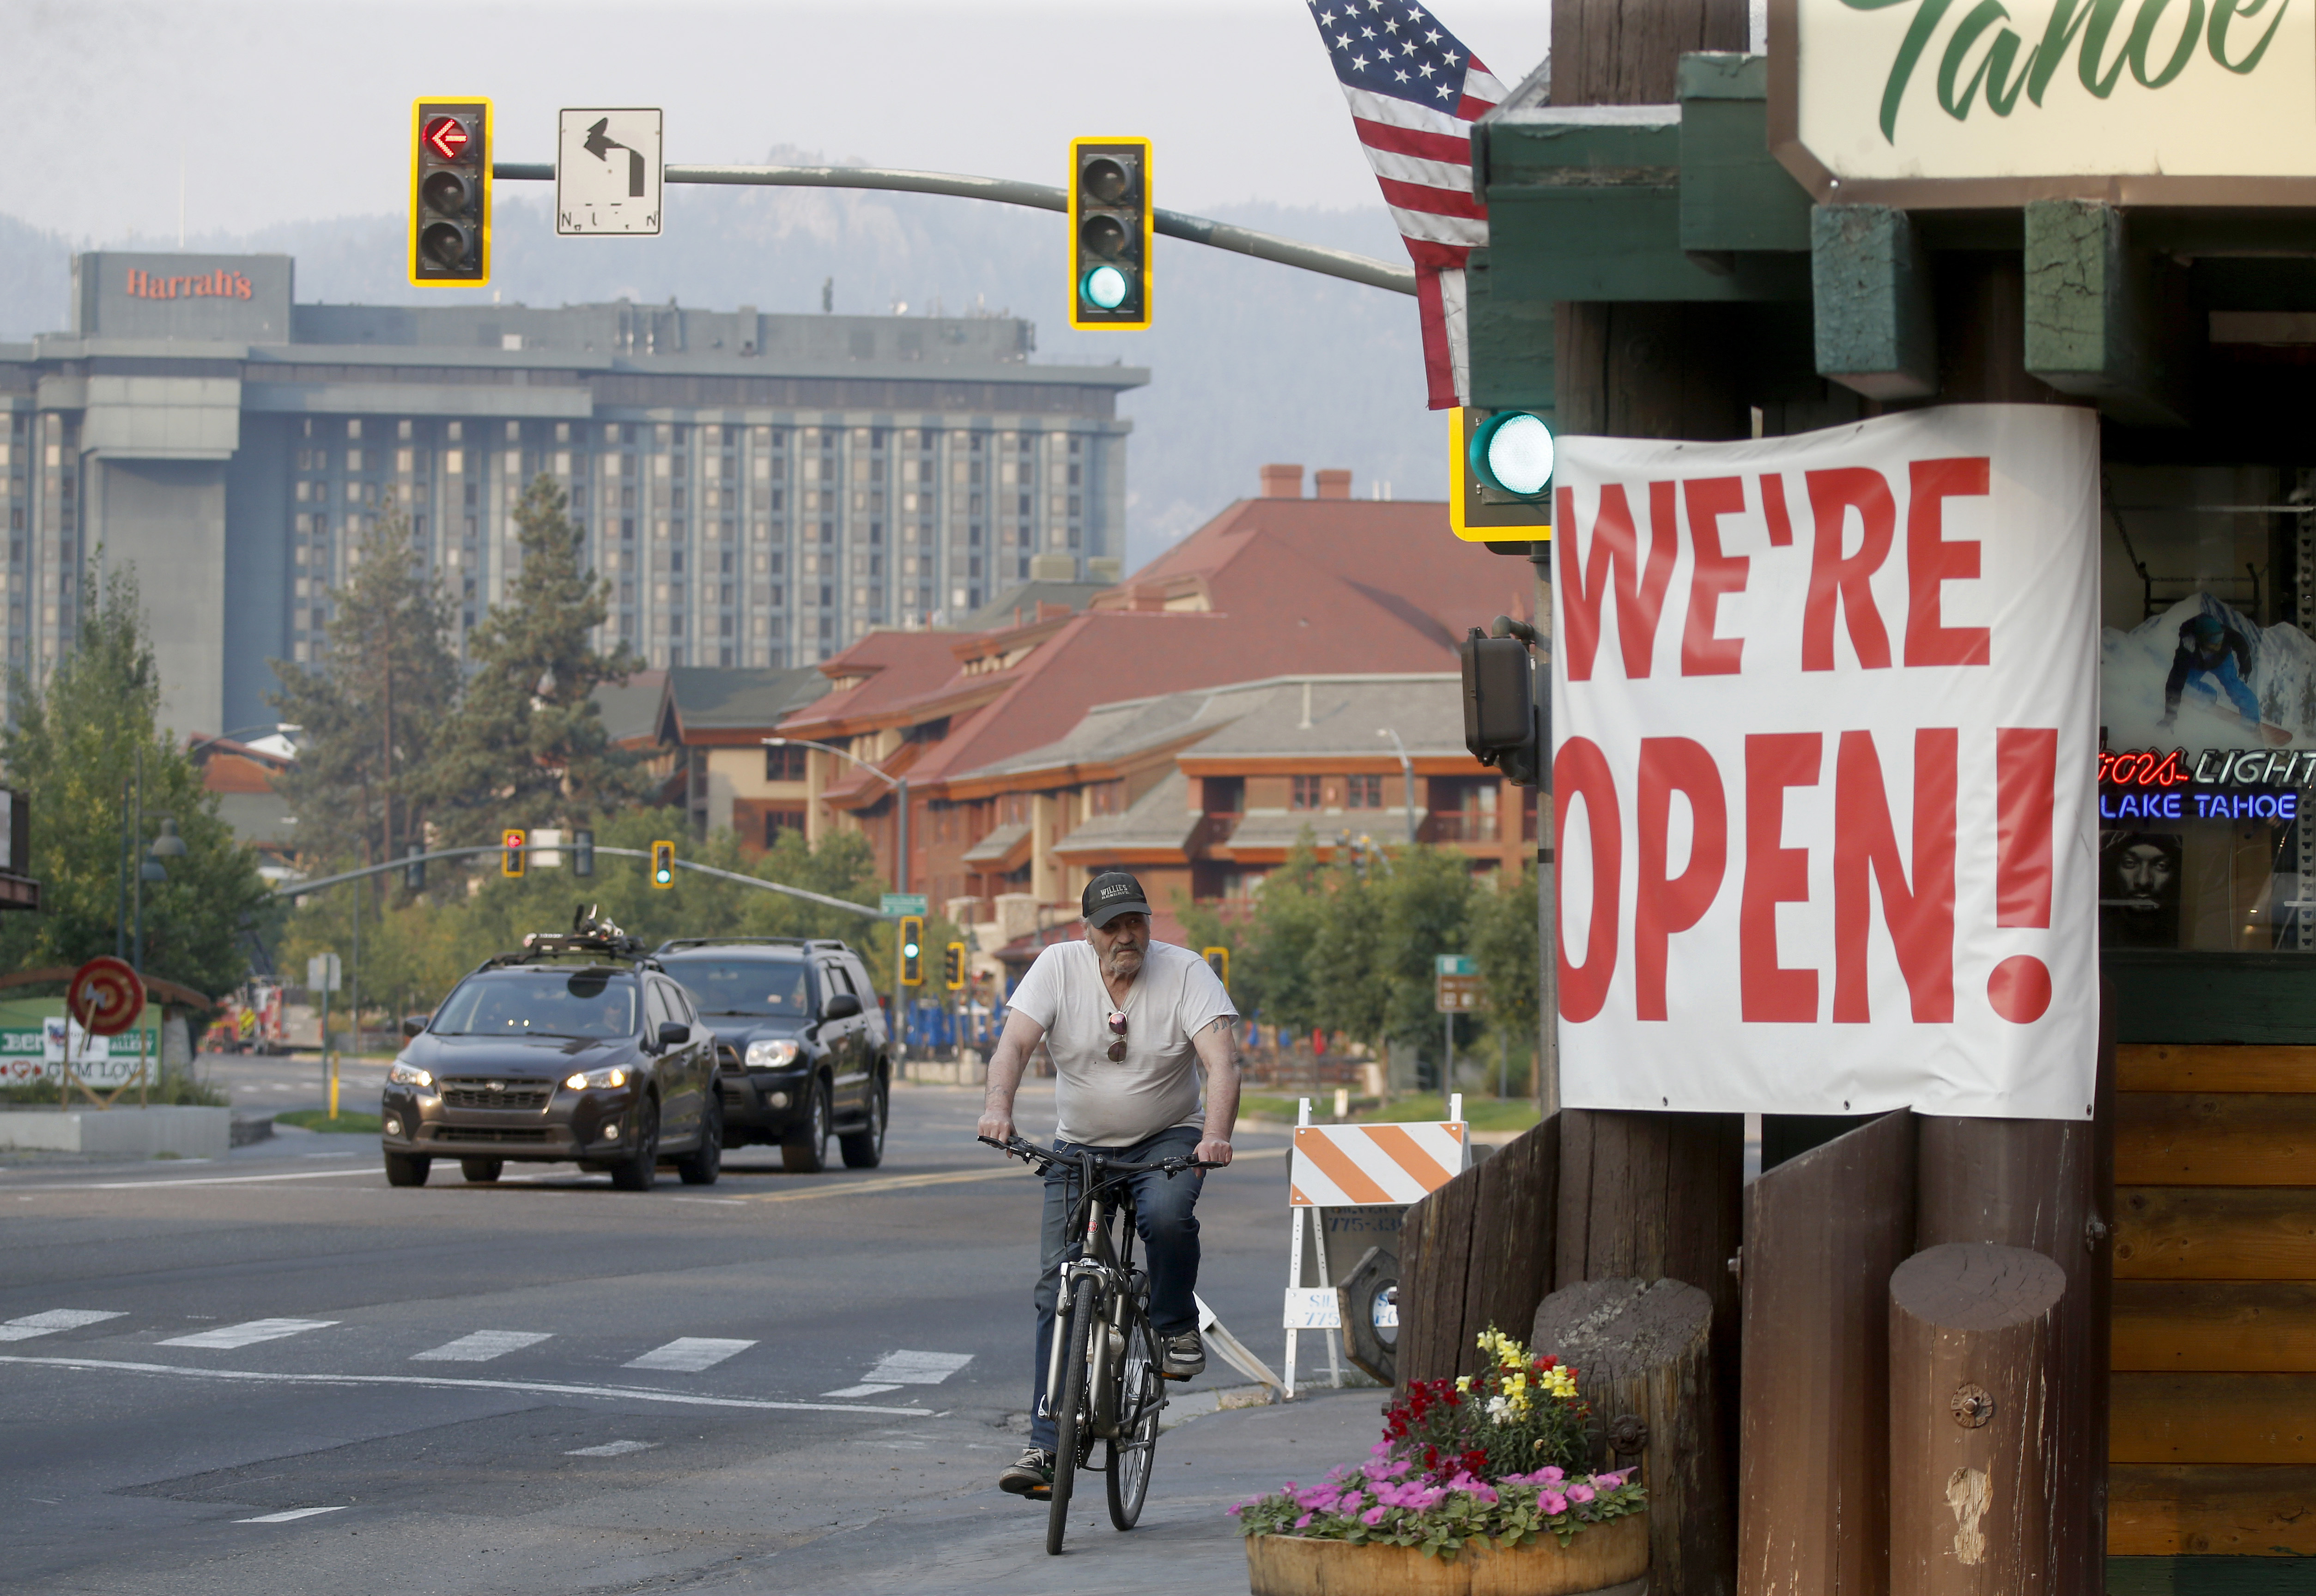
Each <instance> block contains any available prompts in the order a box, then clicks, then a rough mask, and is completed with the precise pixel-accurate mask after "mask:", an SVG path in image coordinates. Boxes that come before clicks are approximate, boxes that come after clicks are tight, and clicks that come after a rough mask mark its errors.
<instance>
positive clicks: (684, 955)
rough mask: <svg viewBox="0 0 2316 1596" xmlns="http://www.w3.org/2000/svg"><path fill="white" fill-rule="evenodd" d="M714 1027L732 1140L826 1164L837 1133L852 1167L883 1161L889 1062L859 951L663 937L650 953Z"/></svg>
mask: <svg viewBox="0 0 2316 1596" xmlns="http://www.w3.org/2000/svg"><path fill="white" fill-rule="evenodd" d="M653 956H654V957H655V959H656V960H657V961H658V962H659V964H660V967H661V968H662V969H664V970H665V971H667V972H668V973H669V974H670V975H672V976H673V977H675V979H676V980H680V981H681V982H682V983H683V984H684V986H685V987H686V988H688V989H690V993H691V998H692V1002H693V1003H694V1004H695V1005H697V1006H698V1007H699V1013H700V1015H701V1017H702V1018H704V1019H705V1020H706V1021H707V1022H708V1024H709V1025H711V1026H713V1027H714V1028H715V1032H716V1052H717V1061H718V1075H719V1079H720V1084H721V1086H722V1088H723V1093H722V1095H723V1099H724V1136H725V1141H726V1145H727V1146H731V1147H740V1146H742V1145H744V1144H745V1143H748V1142H767V1143H777V1144H778V1145H779V1149H780V1163H781V1165H782V1166H783V1167H785V1168H787V1169H789V1170H792V1171H795V1172H797V1173H800V1174H806V1175H812V1174H817V1173H818V1172H819V1171H821V1170H823V1169H825V1168H826V1167H827V1166H828V1139H829V1137H830V1136H831V1135H832V1134H833V1135H834V1136H835V1138H836V1140H837V1145H838V1146H839V1147H841V1148H842V1149H843V1152H844V1162H845V1165H846V1166H847V1167H849V1168H852V1169H873V1168H875V1167H876V1166H877V1165H878V1164H879V1163H881V1162H882V1161H883V1159H884V1157H885V1122H886V1110H887V1108H888V1107H889V1106H890V1104H891V1092H892V1079H893V1075H892V1069H893V1066H892V1060H891V1057H890V1054H889V1052H888V1051H887V1045H886V1034H885V1014H884V1011H883V1010H882V1009H881V1008H879V1007H878V1006H877V992H876V989H875V988H874V987H872V986H871V985H870V984H869V971H868V969H867V967H866V966H864V965H863V964H862V963H861V962H860V955H859V954H858V953H854V952H853V951H852V950H851V948H849V947H847V946H845V945H844V944H842V943H841V942H833V941H825V942H824V941H809V942H808V941H805V940H802V939H800V938H796V937H784V936H732V937H713V938H709V937H702V938H698V939H694V940H684V941H677V942H664V943H662V944H660V945H659V947H658V949H657V950H656V952H655V953H654V955H653Z"/></svg>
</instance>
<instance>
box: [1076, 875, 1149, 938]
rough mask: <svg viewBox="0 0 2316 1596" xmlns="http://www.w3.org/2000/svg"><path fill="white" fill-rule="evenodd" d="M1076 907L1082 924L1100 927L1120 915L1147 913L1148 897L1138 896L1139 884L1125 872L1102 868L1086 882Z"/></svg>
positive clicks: (1140, 891)
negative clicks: (1080, 914) (1081, 914)
mask: <svg viewBox="0 0 2316 1596" xmlns="http://www.w3.org/2000/svg"><path fill="white" fill-rule="evenodd" d="M1078 908H1079V909H1080V911H1081V912H1082V913H1083V914H1084V916H1085V922H1086V924H1087V925H1089V926H1091V927H1095V928H1096V929H1100V927H1104V926H1107V925H1109V923H1110V921H1112V920H1114V919H1116V918H1118V916H1120V915H1124V914H1138V915H1146V914H1148V913H1149V912H1150V900H1148V899H1147V898H1145V897H1144V896H1143V895H1142V883H1141V882H1138V881H1136V880H1135V879H1134V878H1133V877H1132V876H1130V875H1128V874H1127V873H1126V872H1124V871H1123V870H1105V871H1103V872H1102V873H1100V875H1097V876H1095V877H1094V878H1093V879H1092V880H1091V881H1090V882H1086V890H1085V896H1084V897H1083V898H1082V899H1080V900H1078Z"/></svg>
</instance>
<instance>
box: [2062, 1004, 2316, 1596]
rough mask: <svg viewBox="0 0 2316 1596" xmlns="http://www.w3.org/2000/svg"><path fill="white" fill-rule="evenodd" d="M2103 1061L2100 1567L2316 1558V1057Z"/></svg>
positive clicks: (2118, 1576) (2307, 1051) (2277, 1050)
mask: <svg viewBox="0 0 2316 1596" xmlns="http://www.w3.org/2000/svg"><path fill="white" fill-rule="evenodd" d="M2116 1052H2117V1059H2116V1066H2117V1077H2118V1078H2117V1082H2116V1085H2117V1087H2118V1092H2117V1096H2116V1131H2115V1178H2116V1236H2115V1308H2114V1328H2115V1338H2114V1370H2115V1372H2114V1377H2113V1380H2114V1383H2113V1387H2112V1391H2113V1398H2112V1418H2113V1431H2112V1434H2111V1438H2110V1443H2109V1445H2110V1451H2109V1456H2110V1458H2111V1459H2112V1467H2111V1469H2110V1473H2109V1492H2110V1495H2109V1503H2108V1512H2109V1517H2108V1528H2107V1551H2108V1554H2109V1555H2110V1556H2113V1557H2116V1558H2126V1559H2127V1558H2139V1557H2160V1558H2171V1557H2188V1558H2196V1557H2206V1556H2214V1557H2216V1556H2236V1557H2244V1556H2249V1557H2261V1558H2278V1557H2290V1556H2316V1047H2286V1046H2259V1045H2249V1046H2212V1045H2204V1046H2178V1045H2160V1044H2151V1043H2141V1044H2137V1045H2125V1046H2123V1047H2121V1048H2118V1049H2117V1050H2116ZM2142 1566H2147V1567H2152V1566H2153V1565H2142ZM2205 1566H2207V1567H2208V1566H2210V1565H2205ZM2269 1566H2271V1567H2276V1568H2277V1572H2278V1573H2282V1572H2283V1570H2284V1568H2287V1567H2289V1566H2290V1565H2281V1566H2278V1565H2269ZM2135 1572H2136V1571H2135V1570H2134V1569H2133V1566H2132V1565H2128V1564H2116V1565H2111V1567H2110V1574H2111V1579H2110V1583H2111V1586H2112V1588H2113V1589H2115V1590H2117V1591H2121V1590H2124V1588H2125V1587H2126V1585H2131V1586H2132V1588H2133V1589H2135V1588H2136V1586H2135V1584H2133V1575H2134V1573H2135ZM2256 1572H2258V1571H2256V1570H2255V1569H2253V1568H2251V1567H2244V1569H2243V1573H2244V1574H2246V1575H2251V1574H2255V1573H2256ZM2300 1572H2301V1573H2302V1574H2303V1577H2306V1578H2308V1579H2309V1580H2310V1584H2309V1585H2308V1586H2305V1587H2303V1588H2310V1589H2316V1574H2310V1573H2309V1572H2308V1571H2306V1570H2304V1569H2303V1570H2301V1571H2300ZM2166 1588H2169V1587H2168V1586H2167V1587H2166ZM2180 1588H2181V1589H2185V1588H2186V1587H2185V1586H2184V1585H2182V1586H2181V1587H2180ZM2217 1588H2218V1587H2217V1586H2214V1589H2217ZM2231 1588H2232V1583H2231ZM2244 1588H2246V1589H2249V1588H2251V1587H2250V1586H2245V1587H2244ZM2263 1588H2264V1586H2263ZM2277 1588H2278V1589H2281V1588H2282V1587H2281V1586H2278V1587H2277Z"/></svg>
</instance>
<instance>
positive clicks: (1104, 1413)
mask: <svg viewBox="0 0 2316 1596" xmlns="http://www.w3.org/2000/svg"><path fill="white" fill-rule="evenodd" d="M1074 1165H1075V1167H1074V1169H1073V1171H1072V1174H1071V1175H1068V1176H1065V1177H1064V1179H1065V1180H1069V1179H1075V1180H1078V1181H1081V1182H1082V1183H1083V1187H1082V1192H1081V1193H1080V1195H1079V1196H1078V1198H1077V1200H1076V1201H1077V1202H1078V1204H1079V1205H1080V1206H1082V1208H1083V1210H1084V1212H1085V1225H1084V1228H1083V1230H1082V1233H1081V1237H1080V1240H1079V1244H1078V1255H1077V1256H1076V1257H1075V1258H1072V1259H1069V1260H1066V1261H1065V1262H1064V1264H1063V1265H1062V1270H1061V1279H1060V1281H1059V1283H1058V1290H1059V1298H1058V1299H1057V1300H1056V1303H1055V1305H1054V1334H1053V1343H1052V1345H1051V1347H1050V1348H1049V1349H1048V1351H1047V1364H1046V1393H1047V1401H1048V1402H1055V1401H1058V1400H1060V1397H1061V1392H1062V1390H1063V1388H1064V1381H1063V1378H1062V1376H1063V1369H1062V1360H1063V1358H1064V1356H1065V1355H1066V1350H1067V1348H1068V1345H1069V1334H1068V1332H1069V1323H1070V1316H1071V1314H1072V1313H1073V1298H1074V1295H1075V1286H1076V1282H1077V1281H1079V1280H1081V1279H1083V1278H1084V1277H1085V1276H1087V1275H1091V1276H1093V1277H1094V1281H1095V1284H1096V1287H1097V1289H1098V1290H1100V1293H1101V1295H1100V1299H1099V1300H1100V1304H1101V1307H1102V1310H1103V1324H1102V1329H1103V1332H1104V1334H1100V1335H1098V1336H1094V1337H1092V1338H1091V1342H1092V1349H1091V1350H1092V1354H1093V1356H1092V1363H1091V1367H1090V1368H1089V1369H1088V1370H1086V1381H1087V1387H1086V1388H1087V1391H1088V1393H1089V1395H1090V1396H1091V1398H1092V1408H1093V1412H1092V1414H1091V1418H1092V1423H1091V1424H1090V1425H1089V1426H1088V1427H1087V1433H1088V1434H1089V1435H1091V1436H1094V1437H1098V1438H1100V1439H1101V1440H1105V1441H1115V1440H1117V1439H1118V1437H1119V1436H1121V1435H1126V1434H1131V1433H1132V1432H1133V1430H1134V1428H1135V1427H1136V1425H1137V1424H1139V1423H1140V1422H1141V1419H1142V1409H1141V1408H1140V1407H1139V1406H1137V1407H1136V1409H1135V1410H1134V1411H1133V1412H1132V1413H1127V1414H1120V1413H1119V1412H1118V1411H1117V1397H1118V1391H1117V1382H1116V1379H1114V1370H1115V1368H1116V1362H1117V1360H1118V1358H1120V1357H1122V1356H1123V1355H1124V1353H1125V1350H1126V1328H1127V1326H1126V1315H1127V1301H1128V1299H1130V1298H1131V1296H1132V1295H1133V1282H1134V1244H1135V1241H1136V1231H1135V1226H1134V1218H1135V1210H1134V1192H1133V1188H1132V1187H1131V1186H1129V1185H1128V1184H1127V1181H1128V1180H1129V1179H1131V1175H1109V1176H1107V1177H1102V1178H1097V1177H1096V1174H1095V1171H1096V1169H1097V1168H1098V1166H1099V1165H1100V1159H1099V1157H1097V1156H1096V1155H1094V1154H1091V1153H1082V1154H1080V1155H1078V1157H1077V1158H1076V1160H1074ZM1071 1217H1072V1220H1073V1223H1074V1221H1075V1219H1076V1215H1075V1214H1074V1213H1073V1215H1072V1216H1071ZM1113 1219H1116V1220H1117V1221H1118V1233H1119V1236H1118V1241H1116V1242H1113V1241H1112V1240H1111V1237H1110V1228H1111V1221H1112V1220H1113Z"/></svg>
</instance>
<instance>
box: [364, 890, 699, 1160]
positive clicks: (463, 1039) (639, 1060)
mask: <svg viewBox="0 0 2316 1596" xmlns="http://www.w3.org/2000/svg"><path fill="white" fill-rule="evenodd" d="M403 1033H404V1034H405V1036H407V1037H408V1038H409V1041H408V1042H407V1044H406V1045H405V1047H404V1048H403V1050H402V1055H401V1057H399V1058H397V1059H396V1060H395V1061H394V1067H393V1068H392V1069H390V1070H388V1071H387V1080H386V1095H385V1099H384V1101H383V1102H382V1103H381V1104H380V1105H379V1122H380V1127H381V1131H382V1140H383V1143H384V1147H385V1150H386V1178H387V1183H388V1184H392V1185H396V1186H417V1185H423V1184H425V1183H426V1173H427V1170H428V1169H429V1168H430V1167H431V1166H432V1164H433V1161H434V1160H435V1159H436V1158H456V1159H458V1160H459V1168H460V1170H461V1171H463V1172H464V1173H465V1175H466V1177H467V1178H468V1180H470V1181H494V1180H496V1179H498V1177H499V1172H500V1170H501V1169H502V1168H503V1166H504V1165H505V1164H506V1163H507V1162H508V1161H509V1160H511V1159H512V1160H513V1161H515V1162H518V1163H529V1164H559V1163H571V1162H576V1163H577V1164H578V1166H580V1167H581V1168H582V1169H585V1170H590V1171H594V1172H598V1173H600V1172H602V1171H609V1172H610V1176H611V1184H613V1185H615V1186H617V1187H619V1189H620V1190H622V1191H628V1192H648V1191H650V1190H651V1187H652V1182H653V1180H654V1178H655V1175H656V1172H657V1170H658V1166H659V1165H660V1164H661V1163H662V1162H663V1161H666V1162H670V1163H673V1165H674V1166H675V1167H676V1171H677V1173H678V1174H680V1175H682V1177H683V1179H684V1182H685V1184H688V1185H711V1184H714V1183H715V1180H716V1176H717V1172H718V1170H719V1169H720V1168H721V1166H722V1164H723V1157H724V1152H723V1126H722V1120H723V1104H722V1102H721V1100H720V1099H719V1098H718V1097H717V1092H716V1039H715V1037H714V1035H713V1034H712V1033H710V1032H709V1031H708V1028H707V1027H706V1026H705V1025H703V1024H700V1022H699V1015H697V1014H696V1013H694V1012H693V1009H692V1006H691V1000H690V998H688V997H687V996H686V995H685V993H684V990H683V989H682V988H681V986H679V985H677V984H676V983H675V982H674V981H673V980H669V979H668V978H667V976H666V975H665V974H664V973H663V972H662V971H661V969H660V966H659V964H658V962H656V961H655V960H654V959H652V958H651V957H650V956H649V955H647V954H646V953H644V951H643V944H641V943H640V942H637V940H636V939H635V938H633V937H631V936H628V935H624V934H622V933H620V932H619V929H618V927H609V926H599V925H597V924H596V923H595V922H593V921H592V919H586V918H583V920H582V925H581V929H579V930H577V931H574V932H572V933H571V934H569V935H562V934H552V935H534V936H527V937H525V938H524V939H523V951H522V952H521V953H503V954H501V955H500V956H498V957H497V958H494V959H492V960H490V961H488V962H485V964H483V965H482V966H481V968H479V969H477V971H474V973H473V974H471V975H469V976H468V977H467V979H466V980H462V981H460V982H459V984H458V986H456V987H455V988H453V989H451V992H450V996H449V997H448V998H444V999H443V1000H442V1002H441V1006H439V1007H437V1008H436V1009H435V1011H434V1013H433V1014H432V1015H431V1016H425V1017H423V1018H418V1019H411V1020H405V1021H404V1022H403Z"/></svg>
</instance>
